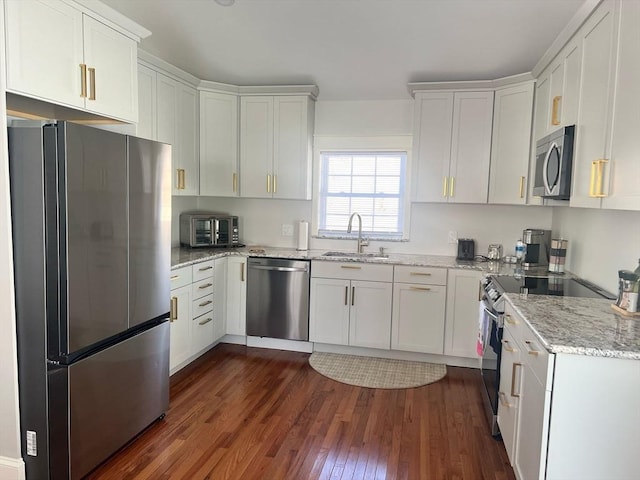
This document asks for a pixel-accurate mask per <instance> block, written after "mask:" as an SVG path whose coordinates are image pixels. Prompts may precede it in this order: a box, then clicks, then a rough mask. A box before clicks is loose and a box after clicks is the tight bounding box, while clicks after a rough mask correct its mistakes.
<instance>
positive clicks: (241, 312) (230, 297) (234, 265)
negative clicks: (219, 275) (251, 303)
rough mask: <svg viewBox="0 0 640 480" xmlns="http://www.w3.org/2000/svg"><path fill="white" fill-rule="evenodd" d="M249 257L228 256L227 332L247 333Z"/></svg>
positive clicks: (233, 333) (231, 333)
mask: <svg viewBox="0 0 640 480" xmlns="http://www.w3.org/2000/svg"><path fill="white" fill-rule="evenodd" d="M246 264H247V259H246V258H245V257H228V258H227V308H226V310H227V312H226V314H227V315H226V320H227V333H228V334H229V335H246V334H247V281H246V278H247V277H246V274H247V265H246Z"/></svg>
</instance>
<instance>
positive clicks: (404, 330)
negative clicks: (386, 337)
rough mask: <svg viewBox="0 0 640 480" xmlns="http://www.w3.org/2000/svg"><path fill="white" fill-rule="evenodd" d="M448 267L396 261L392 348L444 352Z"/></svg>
mask: <svg viewBox="0 0 640 480" xmlns="http://www.w3.org/2000/svg"><path fill="white" fill-rule="evenodd" d="M446 283H447V271H446V270H445V269H437V268H425V267H408V266H399V265H396V267H395V268H394V284H393V314H392V317H391V348H392V349H393V350H404V351H408V352H420V353H435V354H442V352H443V343H444V322H445V305H446V301H447V287H446Z"/></svg>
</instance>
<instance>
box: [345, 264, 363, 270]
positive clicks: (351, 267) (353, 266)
mask: <svg viewBox="0 0 640 480" xmlns="http://www.w3.org/2000/svg"><path fill="white" fill-rule="evenodd" d="M340 268H349V269H351V270H360V269H362V267H359V266H357V265H340Z"/></svg>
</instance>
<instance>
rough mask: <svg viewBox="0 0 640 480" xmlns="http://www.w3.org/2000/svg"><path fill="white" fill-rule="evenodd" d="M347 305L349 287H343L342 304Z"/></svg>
mask: <svg viewBox="0 0 640 480" xmlns="http://www.w3.org/2000/svg"><path fill="white" fill-rule="evenodd" d="M348 303H349V285H345V287H344V304H345V305H348Z"/></svg>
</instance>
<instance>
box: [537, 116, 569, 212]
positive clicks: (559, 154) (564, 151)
mask: <svg viewBox="0 0 640 480" xmlns="http://www.w3.org/2000/svg"><path fill="white" fill-rule="evenodd" d="M574 135H575V125H571V126H568V127H564V128H561V129H559V130H556V131H555V132H553V133H551V134H549V135H547V136H546V137H544V138H541V139H540V140H538V141H537V143H536V177H535V183H534V186H533V195H535V196H538V197H543V198H553V199H556V200H568V199H569V197H570V195H571V168H572V163H573V140H574Z"/></svg>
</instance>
